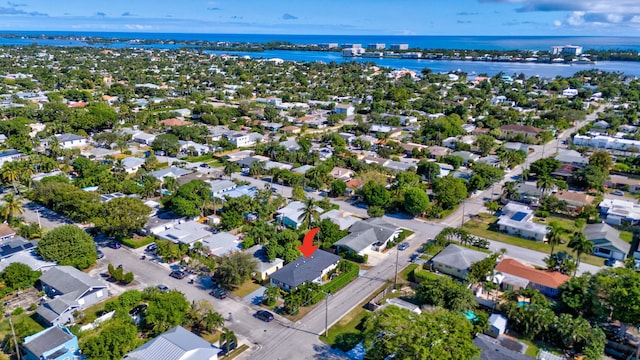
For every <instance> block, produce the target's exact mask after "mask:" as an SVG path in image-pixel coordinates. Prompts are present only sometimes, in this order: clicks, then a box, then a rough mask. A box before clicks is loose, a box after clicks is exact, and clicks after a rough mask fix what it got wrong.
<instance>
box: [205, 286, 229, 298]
mask: <svg viewBox="0 0 640 360" xmlns="http://www.w3.org/2000/svg"><path fill="white" fill-rule="evenodd" d="M209 295H211V296H213V297H214V298H218V299H226V298H227V292H226V291H224V290H223V289H220V288H216V289H213V290H211V291H210V292H209Z"/></svg>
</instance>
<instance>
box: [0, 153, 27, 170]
mask: <svg viewBox="0 0 640 360" xmlns="http://www.w3.org/2000/svg"><path fill="white" fill-rule="evenodd" d="M24 156H26V155H25V154H23V153H22V151H18V150H16V149H8V150H6V151H3V152H1V153H0V167H2V165H4V164H5V163H8V162H12V161H16V160H20V159H22V158H23V157H24Z"/></svg>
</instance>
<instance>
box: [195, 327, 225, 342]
mask: <svg viewBox="0 0 640 360" xmlns="http://www.w3.org/2000/svg"><path fill="white" fill-rule="evenodd" d="M221 335H222V331H220V330H217V331H216V332H214V333H213V334H210V333H206V334H201V335H200V336H201V337H202V338H203V339H205V340H207V341H208V342H210V343H212V344H214V345H218V344H219V342H220V336H221Z"/></svg>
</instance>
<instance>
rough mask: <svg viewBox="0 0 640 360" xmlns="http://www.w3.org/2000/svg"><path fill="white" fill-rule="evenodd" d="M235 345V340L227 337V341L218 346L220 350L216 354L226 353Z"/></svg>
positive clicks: (233, 348)
mask: <svg viewBox="0 0 640 360" xmlns="http://www.w3.org/2000/svg"><path fill="white" fill-rule="evenodd" d="M237 346H238V344H236V341H235V340H234V339H229V341H227V342H226V343H224V344H222V346H220V351H219V352H218V356H223V355H227V354H228V353H230V352H231V351H233V350H235V348H236V347H237Z"/></svg>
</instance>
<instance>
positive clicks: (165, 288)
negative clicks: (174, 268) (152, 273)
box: [157, 284, 169, 293]
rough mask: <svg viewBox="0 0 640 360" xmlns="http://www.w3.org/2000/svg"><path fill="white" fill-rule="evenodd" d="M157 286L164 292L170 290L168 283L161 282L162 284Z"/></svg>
mask: <svg viewBox="0 0 640 360" xmlns="http://www.w3.org/2000/svg"><path fill="white" fill-rule="evenodd" d="M157 288H158V289H160V291H162V292H165V293H166V292H169V287H168V286H167V285H162V284H160V285H158V286H157Z"/></svg>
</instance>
